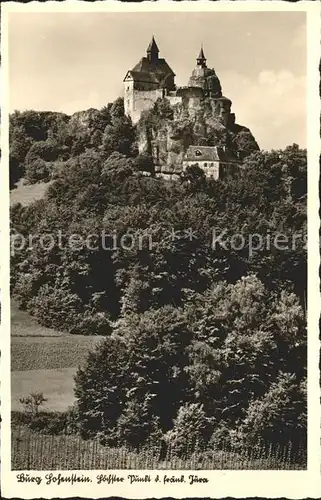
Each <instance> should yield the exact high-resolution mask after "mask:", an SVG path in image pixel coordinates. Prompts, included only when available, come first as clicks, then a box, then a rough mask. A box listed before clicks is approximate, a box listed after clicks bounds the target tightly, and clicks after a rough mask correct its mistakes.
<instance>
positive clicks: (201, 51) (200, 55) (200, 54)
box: [197, 45, 206, 59]
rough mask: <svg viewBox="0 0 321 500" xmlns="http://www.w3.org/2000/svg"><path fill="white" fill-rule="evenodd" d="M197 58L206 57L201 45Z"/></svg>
mask: <svg viewBox="0 0 321 500" xmlns="http://www.w3.org/2000/svg"><path fill="white" fill-rule="evenodd" d="M197 59H206V57H205V56H204V50H203V45H202V46H201V50H200V53H199V56H198V58H197Z"/></svg>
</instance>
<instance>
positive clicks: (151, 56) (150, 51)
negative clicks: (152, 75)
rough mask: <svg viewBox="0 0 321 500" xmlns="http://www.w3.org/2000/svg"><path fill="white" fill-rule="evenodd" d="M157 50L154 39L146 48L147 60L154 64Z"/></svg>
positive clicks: (156, 58)
mask: <svg viewBox="0 0 321 500" xmlns="http://www.w3.org/2000/svg"><path fill="white" fill-rule="evenodd" d="M158 53H159V49H158V47H157V43H156V42H155V38H154V35H153V38H152V39H151V41H150V43H149V45H148V47H147V59H148V60H149V61H151V62H156V61H157V60H158Z"/></svg>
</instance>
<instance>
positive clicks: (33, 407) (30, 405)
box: [19, 392, 48, 417]
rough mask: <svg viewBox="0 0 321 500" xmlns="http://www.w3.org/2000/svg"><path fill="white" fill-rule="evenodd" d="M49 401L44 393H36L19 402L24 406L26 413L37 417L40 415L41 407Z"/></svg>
mask: <svg viewBox="0 0 321 500" xmlns="http://www.w3.org/2000/svg"><path fill="white" fill-rule="evenodd" d="M46 401H48V400H47V399H46V398H45V397H44V395H43V393H42V392H34V393H32V394H30V396H28V397H26V398H20V399H19V402H20V403H21V404H22V405H23V406H24V408H25V411H26V412H27V413H30V414H31V415H32V416H33V417H36V416H37V415H38V413H39V409H40V407H41V406H42V405H43V404H44V403H45V402H46Z"/></svg>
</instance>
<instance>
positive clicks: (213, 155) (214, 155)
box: [184, 146, 237, 163]
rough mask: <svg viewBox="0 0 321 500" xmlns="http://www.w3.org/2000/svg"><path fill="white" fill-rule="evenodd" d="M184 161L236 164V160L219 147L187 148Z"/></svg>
mask: <svg viewBox="0 0 321 500" xmlns="http://www.w3.org/2000/svg"><path fill="white" fill-rule="evenodd" d="M184 160H186V161H195V162H197V161H220V162H224V163H237V160H236V158H234V157H233V156H232V155H230V154H229V153H228V152H226V151H225V150H224V149H223V148H222V147H219V146H189V148H188V149H187V151H186V153H185V157H184Z"/></svg>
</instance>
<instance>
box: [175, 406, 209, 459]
mask: <svg viewBox="0 0 321 500" xmlns="http://www.w3.org/2000/svg"><path fill="white" fill-rule="evenodd" d="M210 433H211V424H210V421H209V419H208V418H207V417H206V415H205V412H204V409H203V405H201V404H197V403H186V404H185V405H184V406H181V407H180V408H179V410H178V413H177V417H176V418H175V420H174V426H173V429H171V430H170V431H168V432H167V434H166V435H165V441H166V442H167V443H168V444H170V445H171V446H172V447H173V448H174V450H175V453H176V454H177V455H179V456H183V455H185V456H186V455H187V456H188V455H189V454H190V453H191V452H192V451H195V450H202V449H203V448H204V447H205V446H206V444H207V442H208V439H209V437H210Z"/></svg>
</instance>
